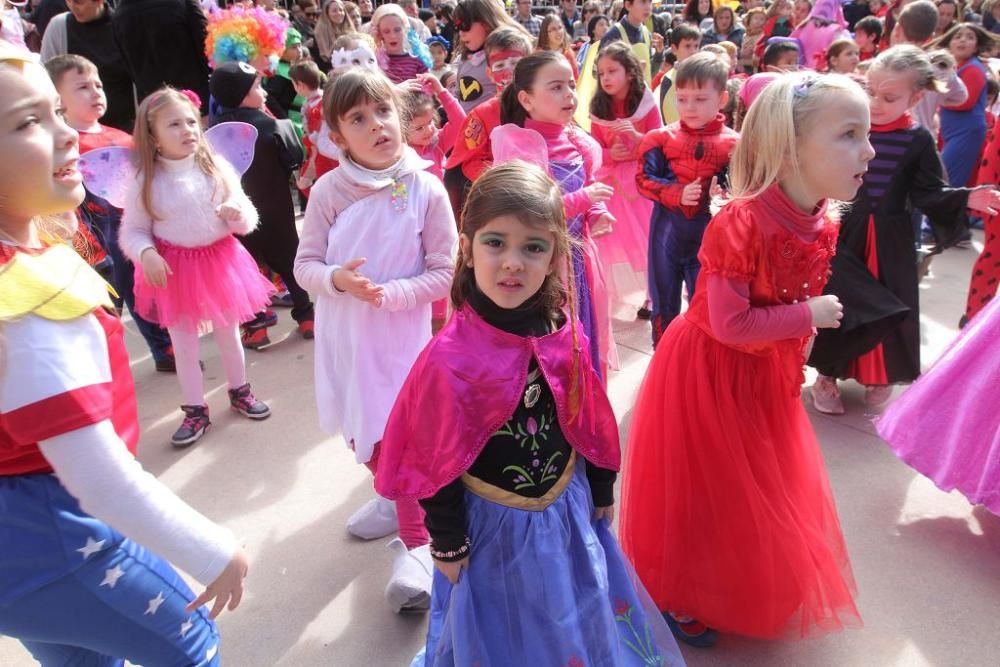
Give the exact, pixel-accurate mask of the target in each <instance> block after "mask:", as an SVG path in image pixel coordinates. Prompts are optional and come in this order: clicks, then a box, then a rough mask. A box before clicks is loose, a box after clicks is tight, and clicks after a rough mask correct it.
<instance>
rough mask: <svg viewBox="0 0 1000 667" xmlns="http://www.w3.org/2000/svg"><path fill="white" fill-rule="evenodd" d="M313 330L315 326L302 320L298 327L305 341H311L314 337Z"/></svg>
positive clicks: (309, 321) (311, 322)
mask: <svg viewBox="0 0 1000 667" xmlns="http://www.w3.org/2000/svg"><path fill="white" fill-rule="evenodd" d="M315 328H316V325H315V323H314V322H313V321H312V320H302V321H301V322H299V326H298V330H299V333H300V334H301V335H302V337H303V338H305V339H306V340H312V339H313V338H315V337H316V333H315V331H314V330H315Z"/></svg>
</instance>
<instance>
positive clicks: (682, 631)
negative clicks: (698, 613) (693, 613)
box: [663, 611, 719, 648]
mask: <svg viewBox="0 0 1000 667" xmlns="http://www.w3.org/2000/svg"><path fill="white" fill-rule="evenodd" d="M663 619H664V620H665V621H666V622H667V627H669V628H670V631H671V632H672V633H674V637H676V638H677V639H679V640H680V641H682V642H684V643H685V644H687V645H688V646H694V647H696V648H711V647H713V646H715V642H716V641H717V640H718V639H719V633H717V632H716V631H715V630H713V629H712V628H710V627H708V626H707V625H705V624H704V623H700V622H698V621H696V620H694V619H690V620H688V621H684V622H682V621H678V620H677V619H676V618H674V615H673V614H671V613H670V612H669V611H665V612H663Z"/></svg>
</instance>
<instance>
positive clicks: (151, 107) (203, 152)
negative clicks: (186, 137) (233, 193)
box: [132, 86, 229, 220]
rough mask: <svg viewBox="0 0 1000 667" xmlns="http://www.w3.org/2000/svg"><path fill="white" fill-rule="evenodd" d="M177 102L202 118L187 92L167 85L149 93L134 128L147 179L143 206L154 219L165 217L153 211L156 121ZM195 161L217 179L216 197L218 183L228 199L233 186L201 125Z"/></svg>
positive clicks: (140, 169)
mask: <svg viewBox="0 0 1000 667" xmlns="http://www.w3.org/2000/svg"><path fill="white" fill-rule="evenodd" d="M173 105H180V106H182V107H186V108H187V109H188V110H189V111H191V113H192V114H193V115H194V117H195V118H200V117H201V112H200V111H199V110H198V107H196V106H195V105H194V102H192V101H191V99H190V98H189V97H188V96H187V95H185V94H184V93H182V92H180V91H178V90H175V89H174V88H171V87H169V86H165V87H163V88H160V89H159V90H157V91H156V92H155V93H152V94H151V95H149V96H148V97H147V98H146V99H144V100H143V101H142V103H141V104H139V109H138V110H137V111H136V114H135V128H134V129H133V131H132V141H133V143H134V145H135V153H136V158H137V160H138V163H139V164H138V173H137V175H138V176H139V177H141V178H142V179H143V182H142V205H143V208H145V209H146V213H148V214H149V217H150V218H152V219H153V220H160V219H161V218H160V217H159V216H157V214H156V211H154V210H153V173H154V172H155V170H156V155H157V152H158V151H157V148H156V137H154V136H153V122H154V121H155V120H156V116H157V115H158V114H159V113H161V112H162V111H163V110H164V109H166V108H167V107H170V106H173ZM194 161H195V164H197V165H198V167H199V168H200V169H201V171H202V172H203V173H204V174H206V175H208V176H209V177H211V178H212V180H213V181H215V186H216V188H215V190H213V192H212V196H213V197H214V196H215V192H216V191H217V190H218V186H220V185H221V186H222V191H223V193H224V195H223V200H225V199H228V198H229V186H228V185H227V184H226V181H225V179H224V178H223V176H222V172H221V171H220V170H219V165H218V164H216V162H215V159H214V158H213V157H212V150H211V148H210V147H209V145H208V142H206V141H205V136H204V135H203V134H202V133H201V126H200V125H199V126H198V147H197V148H196V149H195V152H194Z"/></svg>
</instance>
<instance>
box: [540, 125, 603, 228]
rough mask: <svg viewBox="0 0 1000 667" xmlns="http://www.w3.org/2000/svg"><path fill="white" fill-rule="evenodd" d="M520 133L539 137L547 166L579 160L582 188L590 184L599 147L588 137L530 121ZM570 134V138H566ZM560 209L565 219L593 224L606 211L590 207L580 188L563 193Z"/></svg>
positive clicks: (580, 133) (575, 130)
mask: <svg viewBox="0 0 1000 667" xmlns="http://www.w3.org/2000/svg"><path fill="white" fill-rule="evenodd" d="M524 129H526V130H534V131H535V132H538V134H540V135H542V138H543V139H545V145H546V146H547V147H548V149H549V162H574V161H578V160H582V161H583V165H584V171H585V178H584V183H583V184H584V186H587V185H590V184H591V183H593V182H594V172H595V171H596V169H595V168H594V164H595V162H597V161H598V160H599V158H600V154H601V146H600V144H598V143H597V142H596V141H594V140H593V139H591V138H590V136H589V135H587V134H586V133H584V132H582V131H580V130H578V129H575V128H570V126H567V125H560V124H559V123H545V122H542V121H538V120H532V119H531V118H527V119H525V121H524ZM571 132H572V133H573V135H572V136H570V133H571ZM563 207H564V208H565V209H566V218H567V219H570V218H575V217H576V216H578V215H586V216H587V220H588V222H590V221H594V220H596V219H597V218H598V217H600V216H601V214H602V213H607V211H608V209H607V207H606V206H605V205H604V204H592V203H591V201H590V197H589V196H588V195H587V193H586V192H584V190H583V188H580V189H579V190H577V191H576V192H564V193H563Z"/></svg>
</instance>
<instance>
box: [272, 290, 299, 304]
mask: <svg viewBox="0 0 1000 667" xmlns="http://www.w3.org/2000/svg"><path fill="white" fill-rule="evenodd" d="M271 305H272V306H274V307H275V308H291V307H292V306H293V305H294V302H293V301H292V294H291V292H289V291H288V290H285V291H284V292H278V293H277V294H275V295H274V296H272V297H271Z"/></svg>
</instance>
